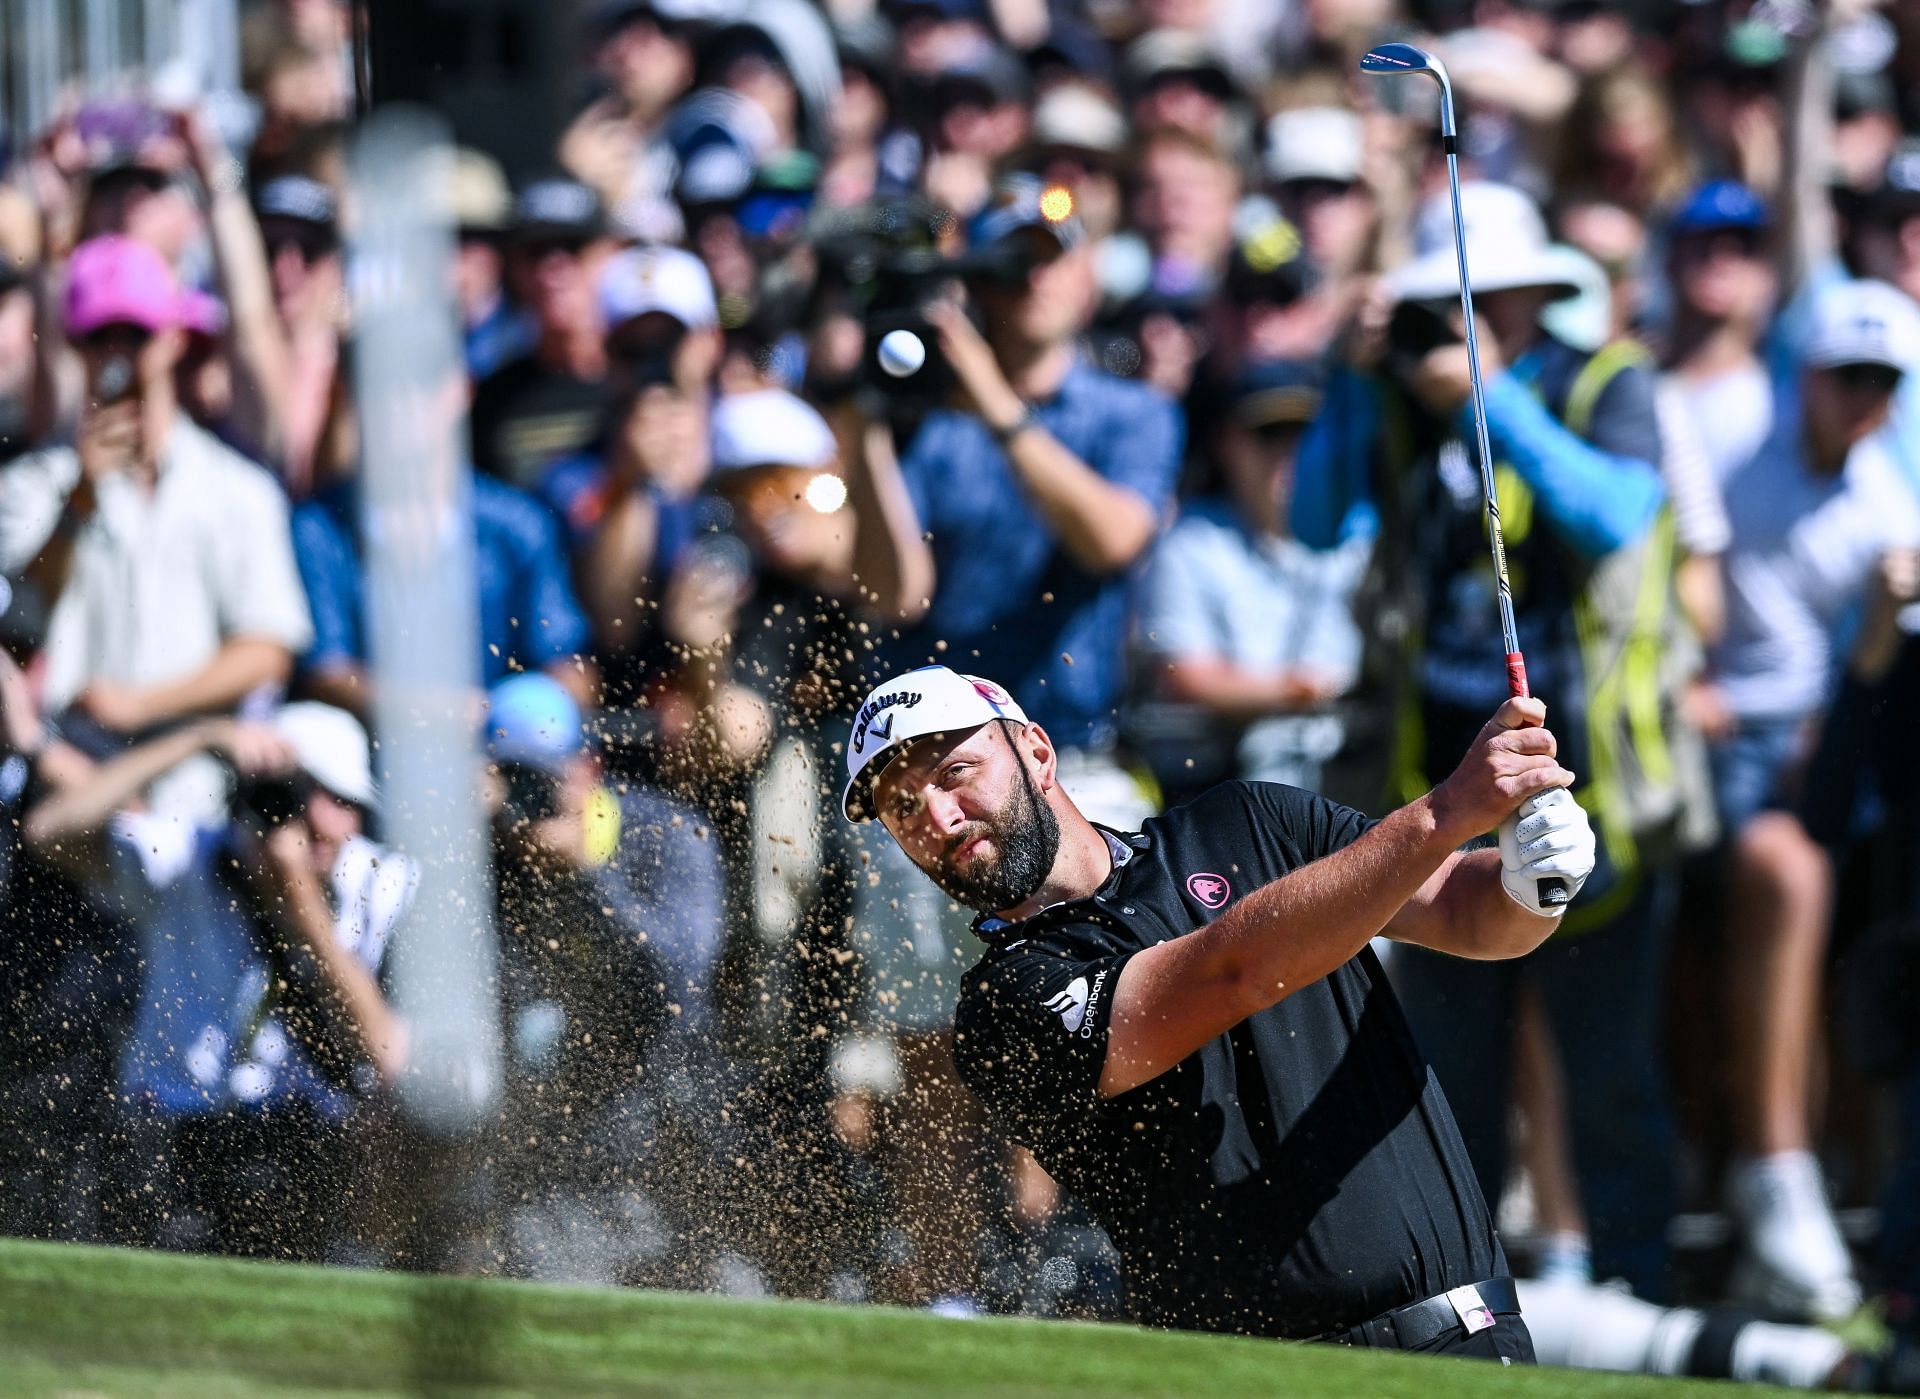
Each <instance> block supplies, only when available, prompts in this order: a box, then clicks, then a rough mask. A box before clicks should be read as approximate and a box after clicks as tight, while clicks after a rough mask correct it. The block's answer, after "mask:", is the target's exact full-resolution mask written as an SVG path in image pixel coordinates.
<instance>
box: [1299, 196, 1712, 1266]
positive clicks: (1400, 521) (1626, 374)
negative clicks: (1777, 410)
mask: <svg viewBox="0 0 1920 1399" xmlns="http://www.w3.org/2000/svg"><path fill="white" fill-rule="evenodd" d="M1461 193H1462V204H1463V212H1464V221H1465V225H1466V241H1467V259H1468V263H1469V265H1470V266H1471V267H1472V268H1473V275H1474V292H1475V298H1474V299H1475V305H1476V308H1477V312H1478V314H1479V316H1480V317H1481V320H1482V326H1481V331H1480V336H1479V339H1480V355H1481V360H1482V364H1483V367H1484V369H1485V373H1486V384H1485V388H1486V411H1487V426H1488V435H1489V437H1490V438H1491V442H1492V447H1493V454H1494V463H1493V465H1494V474H1495V477H1496V481H1497V488H1498V494H1499V499H1500V505H1501V511H1500V514H1501V519H1502V522H1503V525H1504V529H1505V535H1506V549H1507V559H1508V564H1509V568H1510V572H1511V575H1512V581H1513V601H1514V610H1515V614H1516V620H1517V622H1518V626H1519V635H1520V641H1521V648H1522V649H1523V650H1524V651H1525V653H1526V657H1527V662H1528V669H1529V670H1530V671H1531V672H1532V676H1531V678H1532V684H1533V690H1534V692H1535V693H1536V694H1538V695H1540V696H1543V697H1544V698H1546V700H1547V701H1548V702H1549V704H1551V705H1552V707H1553V710H1554V712H1555V713H1556V714H1558V715H1559V718H1558V719H1557V721H1556V723H1555V730H1556V732H1558V733H1559V734H1560V735H1561V736H1562V760H1563V761H1564V762H1565V763H1566V765H1567V766H1568V767H1569V768H1570V769H1571V770H1573V771H1574V772H1576V773H1578V774H1579V777H1580V783H1579V785H1578V786H1577V787H1576V788H1575V789H1574V795H1575V798H1576V799H1577V800H1579V801H1580V802H1581V804H1582V806H1583V807H1585V808H1586V810H1587V811H1588V812H1589V813H1590V814H1591V815H1592V816H1593V818H1594V823H1595V825H1596V827H1598V829H1599V830H1600V832H1601V840H1600V849H1601V851H1602V855H1601V859H1600V864H1599V868H1598V869H1597V870H1596V872H1595V874H1594V876H1593V880H1592V882H1591V883H1590V885H1589V887H1588V892H1587V896H1586V898H1585V899H1584V900H1583V901H1582V906H1581V907H1579V908H1575V909H1573V910H1571V911H1570V912H1569V914H1568V916H1567V918H1566V920H1565V922H1564V923H1563V925H1562V927H1561V928H1560V929H1559V930H1557V931H1556V933H1555V936H1554V937H1553V938H1552V939H1551V940H1550V941H1548V942H1547V943H1546V944H1545V945H1544V946H1543V947H1541V948H1540V949H1539V950H1537V951H1535V952H1533V953H1531V954H1530V955H1529V956H1527V957H1524V958H1521V959H1518V960H1516V961H1514V962H1510V963H1501V964H1498V965H1492V966H1482V965H1479V964H1473V963H1466V962H1460V961H1455V960H1453V959H1449V958H1444V957H1438V956H1433V955H1431V954H1428V953H1425V952H1423V951H1421V950H1420V949H1407V950H1405V951H1404V952H1403V953H1396V957H1395V962H1394V966H1395V971H1396V977H1397V981H1398V984H1399V986H1400V988H1401V991H1402V995H1403V999H1404V1000H1405V1003H1406V1005H1407V1010H1408V1015H1409V1018H1410V1019H1411V1020H1412V1021H1413V1024H1414V1028H1415V1030H1416V1032H1417V1033H1418V1034H1419V1037H1420V1041H1421V1044H1422V1045H1423V1047H1425V1048H1426V1050H1427V1051H1428V1053H1429V1054H1431V1055H1432V1058H1433V1062H1434V1066H1435V1069H1436V1071H1437V1072H1438V1074H1439V1076H1440V1081H1441V1082H1442V1084H1444V1085H1446V1086H1447V1088H1448V1089H1449V1096H1450V1097H1452V1098H1453V1100H1454V1102H1455V1104H1456V1107H1457V1109H1458V1115H1459V1118H1460V1125H1461V1130H1462V1133H1463V1135H1464V1136H1465V1138H1466V1142H1467V1148H1468V1151H1469V1152H1470V1153H1471V1155H1472V1157H1473V1163H1474V1168H1475V1171H1476V1173H1477V1174H1478V1175H1479V1178H1480V1182H1481V1187H1482V1189H1483V1190H1484V1191H1485V1193H1486V1195H1487V1198H1488V1199H1489V1200H1490V1201H1491V1200H1497V1199H1498V1198H1499V1196H1500V1192H1501V1189H1502V1187H1503V1186H1504V1185H1505V1183H1506V1158H1507V1140H1506V1133H1507V1093H1506V1091H1505V1086H1506V1085H1507V1084H1508V1083H1509V1081H1510V1077H1511V1075H1510V1070H1509V1065H1510V1060H1511V1056H1512V1052H1513V1051H1512V1045H1513V1034H1514V1023H1515V1016H1516V1008H1517V1006H1518V1004H1519V1001H1520V993H1521V991H1522V989H1523V984H1531V985H1533V986H1535V987H1537V988H1538V990H1539V992H1540V994H1541V997H1542V1000H1543V1002H1544V1004H1545V1005H1546V1007H1547V1011H1548V1015H1549V1018H1550V1020H1551V1023H1552V1028H1553V1037H1554V1040H1555V1042H1556V1043H1557V1044H1558V1046H1559V1048H1560V1051H1561V1055H1562V1057H1563V1059H1564V1062H1565V1066H1566V1073H1567V1079H1568V1082H1569V1084H1570V1093H1569V1107H1570V1118H1571V1121H1570V1123H1569V1126H1570V1128H1571V1132H1572V1141H1573V1155H1574V1164H1575V1169H1576V1171H1577V1174H1578V1176H1579V1183H1580V1190H1581V1195H1582V1198H1583V1199H1584V1200H1585V1201H1586V1203H1587V1205H1588V1209H1589V1212H1590V1215H1591V1226H1592V1241H1593V1266H1594V1268H1595V1270H1596V1273H1597V1274H1598V1275H1599V1276H1603V1277H1614V1276H1617V1277H1624V1278H1626V1279H1627V1280H1628V1281H1629V1282H1630V1283H1631V1284H1632V1285H1633V1287H1634V1288H1635V1290H1636V1291H1638V1292H1641V1293H1642V1294H1643V1295H1649V1294H1650V1295H1653V1296H1655V1297H1656V1298H1657V1297H1658V1295H1659V1294H1660V1293H1661V1292H1662V1291H1663V1290H1664V1286H1665V1270H1666V1243H1665V1230H1666V1222H1667V1219H1668V1217H1669V1215H1670V1214H1671V1208H1670V1207H1671V1205H1672V1203H1673V1194H1674V1186H1673V1182H1672V1180H1671V1178H1670V1174H1669V1169H1668V1164H1667V1163H1668V1161H1669V1159H1670V1157H1669V1153H1668V1142H1669V1139H1670V1127H1669V1124H1668V1119H1667V1113H1666V1107H1665V1102H1664V1097H1663V1093H1662V1091H1661V1088H1660V1077H1659V1072H1658V1063H1657V1053H1656V1044H1657V1018H1658V1011H1659V1007H1660V1004H1661V984H1662V978H1663V971H1664V965H1665V944H1664V938H1665V934H1666V931H1667V927H1668V924H1669V922H1670V918H1671V911H1670V904H1671V901H1672V897H1673V889H1674V881H1673V877H1672V872H1671V871H1670V870H1668V869H1667V868H1665V867H1664V865H1663V862H1662V861H1661V859H1660V858H1659V857H1658V856H1657V854H1656V852H1658V851H1661V850H1664V849H1667V848H1670V847H1671V845H1672V841H1671V840H1668V839H1665V838H1664V837H1662V836H1661V835H1660V832H1662V831H1665V830H1667V829H1668V828H1669V827H1670V826H1671V824H1672V823H1673V822H1674V821H1675V820H1676V819H1677V817H1678V811H1677V809H1676V808H1675V806H1674V800H1675V799H1674V798H1673V796H1672V794H1671V793H1668V792H1666V791H1664V790H1661V789H1658V788H1656V787H1655V786H1654V784H1653V783H1651V782H1650V781H1648V780H1645V774H1647V773H1649V772H1651V771H1653V770H1654V769H1653V764H1654V763H1655V762H1656V761H1659V760H1665V759H1666V751H1665V750H1664V749H1663V750H1662V752H1661V753H1660V754H1655V753H1653V752H1650V751H1645V750H1643V749H1636V748H1634V747H1632V746H1631V745H1632V744H1633V743H1635V742H1637V741H1641V740H1644V739H1646V738H1647V736H1648V735H1649V733H1651V734H1652V735H1657V736H1658V737H1659V738H1660V740H1661V741H1662V742H1663V743H1664V741H1665V734H1666V731H1665V729H1664V727H1663V723H1664V720H1665V718H1666V717H1667V716H1668V715H1669V713H1670V711H1671V700H1672V698H1673V697H1672V696H1670V695H1669V694H1668V693H1667V691H1666V689H1665V688H1664V687H1665V686H1666V685H1667V677H1666V676H1665V675H1664V673H1663V670H1662V661H1663V660H1665V659H1666V658H1667V657H1668V656H1670V655H1672V654H1676V653H1677V649H1678V648H1677V647H1675V646H1673V645H1670V644H1669V635H1668V633H1667V631H1666V630H1664V628H1663V625H1662V624H1663V621H1664V619H1666V618H1668V617H1669V616H1670V615H1671V607H1670V594H1671V590H1672V579H1671V563H1670V548H1669V547H1667V541H1668V539H1669V537H1670V526H1668V525H1667V523H1666V519H1667V517H1666V516H1665V515H1664V514H1663V513H1662V503H1663V499H1664V492H1663V488H1662V486H1661V481H1660V474H1659V462H1660V459H1661V451H1662V447H1661V440H1660V434H1659V430H1658V426H1657V423H1656V419H1655V410H1654V377H1653V373H1652V371H1651V367H1650V365H1649V363H1648V360H1647V357H1646V356H1645V355H1644V352H1641V351H1639V350H1638V348H1637V347H1635V346H1632V345H1631V344H1630V343H1629V342H1622V343H1619V344H1615V345H1610V346H1606V347H1604V348H1602V349H1601V350H1600V351H1599V352H1597V353H1593V354H1588V353H1585V352H1583V351H1580V350H1577V349H1575V348H1573V347H1572V346H1570V345H1568V344H1566V343H1565V342H1563V341H1561V340H1558V339H1556V338H1555V337H1554V336H1552V335H1551V334H1549V333H1548V332H1547V331H1546V330H1545V329H1544V328H1543V327H1542V325H1541V323H1540V313H1541V312H1542V311H1543V310H1544V309H1545V308H1546V307H1547V306H1548V305H1549V304H1551V303H1552V302H1553V301H1555V300H1556V299H1559V298H1561V297H1564V296H1566V295H1568V294H1570V293H1572V292H1573V291H1575V290H1577V288H1578V281H1577V280H1576V276H1575V273H1574V269H1573V267H1572V266H1571V264H1570V262H1569V258H1570V256H1571V255H1570V254H1565V255H1563V252H1562V250H1559V249H1556V248H1554V247H1552V246H1550V245H1549V244H1548V242H1547V237H1546V233H1545V228H1544V224H1543V221H1542V220H1541V217H1540V215H1539V212H1538V210H1537V209H1536V208H1535V206H1534V205H1533V202H1532V201H1531V200H1530V199H1529V198H1528V197H1527V196H1526V195H1524V194H1522V193H1521V192H1520V191H1519V190H1517V189H1514V188H1512V187H1510V186H1503V185H1494V184H1488V183H1478V182H1476V183H1473V184H1469V185H1468V186H1466V187H1465V188H1463V190H1462V192H1461ZM1453 232H1454V230H1453V226H1452V222H1451V212H1450V208H1449V205H1448V201H1447V200H1446V198H1445V197H1444V196H1442V197H1441V198H1439V199H1437V200H1435V201H1433V202H1432V203H1430V204H1429V205H1428V206H1427V208H1426V209H1425V210H1423V211H1422V214H1421V216H1420V218H1419V220H1418V222H1417V227H1416V236H1417V239H1418V243H1419V246H1420V248H1421V250H1422V251H1421V253H1420V255H1419V256H1417V257H1416V258H1415V259H1414V260H1413V261H1411V262H1409V263H1407V264H1405V265H1403V266H1402V267H1400V268H1399V269H1398V270H1396V271H1395V272H1394V273H1392V274H1390V275H1389V277H1388V279H1387V281H1386V284H1385V293H1386V294H1385V295H1384V296H1382V297H1380V298H1377V299H1376V300H1375V301H1374V302H1373V303H1372V304H1371V305H1370V306H1369V308H1368V309H1367V310H1366V311H1363V313H1362V319H1361V323H1360V324H1359V326H1358V327H1357V328H1356V330H1355V332H1354V334H1353V338H1352V340H1351V341H1350V343H1349V354H1350V356H1352V357H1353V358H1355V359H1356V360H1357V361H1358V363H1357V364H1355V365H1353V366H1350V367H1349V368H1347V369H1346V370H1345V371H1344V372H1342V373H1340V374H1337V375H1336V376H1335V379H1334V381H1333V384H1332V386H1331V388H1330V391H1329V396H1328V401H1327V404H1326V407H1325V408H1324V409H1323V411H1322V412H1321V414H1320V415H1319V417H1318V418H1317V419H1316V421H1315V422H1314V424H1313V426H1312V428H1311V429H1310V430H1309V432H1308V434H1307V437H1306V439H1305V441H1304V442H1303V444H1302V446H1301V451H1300V460H1299V465H1298V475H1297V483H1296V489H1295V494H1294V501H1293V521H1294V532H1295V534H1296V536H1297V537H1299V538H1300V539H1301V540H1303V541H1304V542H1306V543H1308V544H1310V545H1314V546H1318V547H1326V546H1329V545H1331V544H1334V543H1335V542H1337V541H1338V540H1339V539H1341V538H1342V537H1345V536H1350V535H1352V534H1355V533H1360V532H1364V531H1367V530H1377V541H1376V546H1375V555H1374V566H1373V569H1372V576H1371V578H1370V579H1369V581H1368V583H1366V584H1364V585H1363V590H1362V597H1363V600H1364V601H1363V604H1362V606H1363V618H1362V621H1363V632H1364V633H1365V634H1367V635H1369V636H1370V637H1372V638H1374V639H1375V640H1376V653H1375V655H1374V656H1373V657H1372V658H1371V666H1370V667H1369V669H1368V671H1367V672H1366V679H1365V680H1364V681H1363V684H1366V685H1368V686H1369V687H1370V688H1371V690H1372V692H1373V695H1374V696H1375V698H1376V699H1378V700H1379V701H1381V707H1382V708H1383V709H1384V710H1385V711H1386V713H1388V714H1391V715H1394V716H1395V718H1394V720H1393V723H1394V724H1395V725H1396V726H1397V739H1396V741H1395V742H1393V743H1391V744H1382V745H1381V748H1382V749H1383V751H1390V752H1391V753H1392V754H1393V755H1394V757H1393V761H1394V764H1395V766H1394V770H1393V771H1391V772H1390V773H1388V774H1387V781H1388V785H1389V789H1390V793H1403V792H1411V791H1413V790H1415V789H1416V787H1423V786H1424V783H1425V772H1424V769H1425V767H1426V764H1427V763H1428V761H1429V760H1430V758H1429V755H1433V754H1446V753H1451V752H1455V751H1458V749H1459V748H1460V747H1461V746H1463V745H1464V743H1465V741H1466V739H1467V737H1468V736H1470V735H1471V734H1472V733H1473V732H1474V730H1475V727H1476V726H1477V724H1478V723H1479V722H1480V717H1479V716H1481V715H1482V714H1484V713H1485V712H1486V710H1487V709H1488V708H1490V707H1492V706H1493V705H1495V704H1497V703H1498V702H1499V700H1500V698H1501V697H1502V696H1503V695H1505V694H1506V692H1507V675H1506V667H1505V664H1504V661H1503V653H1504V650H1505V648H1504V647H1503V645H1502V643H1501V639H1500V632H1501V629H1500V625H1499V621H1498V616H1497V612H1496V592H1495V583H1494V576H1493V569H1492V566H1491V563H1490V560H1489V556H1488V550H1487V543H1486V538H1487V536H1486V523H1485V518H1484V505H1483V498H1482V487H1481V478H1480V472H1479V471H1478V469H1477V464H1476V462H1475V460H1474V458H1473V456H1472V449H1471V448H1470V447H1469V446H1468V445H1467V443H1468V442H1469V441H1470V440H1471V439H1472V437H1473V435H1474V431H1473V421H1472V405H1471V404H1470V402H1469V396H1470V394H1469V390H1470V375H1469V367H1468V356H1467V347H1466V345H1465V343H1464V334H1463V331H1464V328H1463V326H1462V325H1461V324H1460V323H1459V321H1458V312H1457V307H1458V302H1459V294H1460V291H1459V287H1460V283H1459V273H1458V267H1457V263H1456V261H1455V249H1454V245H1453ZM1623 600H1624V602H1623ZM1366 612H1372V614H1373V615H1371V616H1368V615H1366ZM1667 766H1668V768H1671V766H1672V763H1671V761H1670V760H1667ZM1663 803H1664V804H1663Z"/></svg>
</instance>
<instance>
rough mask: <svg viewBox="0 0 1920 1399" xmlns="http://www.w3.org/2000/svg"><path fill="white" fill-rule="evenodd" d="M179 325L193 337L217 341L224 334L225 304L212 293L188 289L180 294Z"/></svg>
mask: <svg viewBox="0 0 1920 1399" xmlns="http://www.w3.org/2000/svg"><path fill="white" fill-rule="evenodd" d="M180 324H181V325H182V326H183V327H184V328H185V329H187V330H189V331H191V332H192V333H193V334H195V335H199V336H204V337H205V338H206V339H208V340H217V339H219V338H220V337H221V336H222V335H224V334H226V330H227V304H226V303H225V302H224V301H222V300H221V299H220V298H219V297H217V296H215V295H214V294H213V293H212V292H209V291H201V290H200V289H199V288H198V287H188V288H187V289H186V290H185V291H183V292H181V293H180Z"/></svg>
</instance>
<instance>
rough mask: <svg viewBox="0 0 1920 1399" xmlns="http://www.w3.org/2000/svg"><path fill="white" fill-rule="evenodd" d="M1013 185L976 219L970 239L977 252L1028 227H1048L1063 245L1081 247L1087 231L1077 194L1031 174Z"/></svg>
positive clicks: (1021, 177)
mask: <svg viewBox="0 0 1920 1399" xmlns="http://www.w3.org/2000/svg"><path fill="white" fill-rule="evenodd" d="M1009 184H1010V185H1011V188H1009V189H1007V190H1006V191H1005V192H1004V195H1003V198H1002V200H1001V202H1000V203H998V204H996V205H994V206H992V207H990V208H989V209H988V210H987V211H986V212H985V213H984V214H982V215H980V217H979V218H977V219H975V220H974V223H973V229H972V234H973V236H972V238H971V239H970V241H971V243H972V245H973V247H974V249H975V250H976V251H981V252H984V251H985V250H986V249H988V248H991V247H993V246H994V245H995V244H996V243H999V242H1001V241H1003V240H1004V239H1007V238H1011V237H1012V236H1013V235H1014V234H1016V233H1019V232H1020V231H1021V230H1022V229H1028V228H1044V229H1045V230H1046V231H1047V232H1048V233H1051V234H1052V235H1053V236H1054V237H1055V238H1056V239H1058V240H1059V242H1060V246H1061V247H1062V248H1077V247H1079V246H1080V244H1081V243H1083V242H1085V241H1086V231H1085V230H1084V229H1082V228H1081V226H1080V220H1079V219H1078V218H1076V217H1074V214H1073V197H1072V195H1071V194H1069V193H1068V192H1067V191H1066V190H1064V189H1058V188H1052V187H1048V186H1045V185H1042V184H1041V183H1040V181H1038V180H1036V179H1033V178H1032V177H1030V176H1020V177H1015V178H1014V179H1013V180H1011V181H1009Z"/></svg>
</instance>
